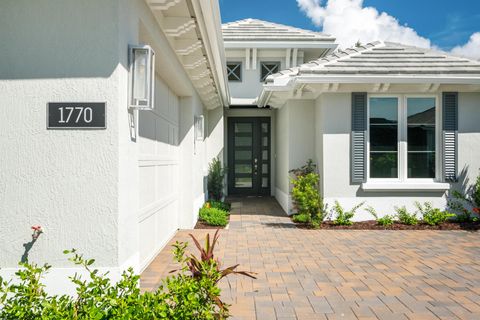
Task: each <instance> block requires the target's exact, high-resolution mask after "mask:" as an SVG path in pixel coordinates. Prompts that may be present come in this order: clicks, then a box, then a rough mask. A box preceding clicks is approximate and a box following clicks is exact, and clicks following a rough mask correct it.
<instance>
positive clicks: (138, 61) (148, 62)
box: [129, 45, 155, 110]
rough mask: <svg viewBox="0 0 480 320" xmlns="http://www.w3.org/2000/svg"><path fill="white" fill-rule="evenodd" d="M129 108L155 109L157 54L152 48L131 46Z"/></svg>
mask: <svg viewBox="0 0 480 320" xmlns="http://www.w3.org/2000/svg"><path fill="white" fill-rule="evenodd" d="M129 63H130V70H129V72H130V82H129V95H130V96H129V107H130V108H134V109H139V110H152V109H153V88H154V80H155V52H153V50H152V48H151V47H150V46H147V45H144V46H129Z"/></svg>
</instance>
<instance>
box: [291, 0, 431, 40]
mask: <svg viewBox="0 0 480 320" xmlns="http://www.w3.org/2000/svg"><path fill="white" fill-rule="evenodd" d="M297 3H298V6H299V7H300V9H301V10H302V11H303V12H304V13H305V14H306V15H307V16H308V17H309V18H310V19H311V20H312V22H313V23H314V24H315V25H317V26H319V27H321V26H323V32H325V33H329V34H331V35H333V36H335V37H336V38H337V42H338V43H339V45H340V46H341V47H343V48H346V47H351V46H353V45H354V44H355V43H356V42H357V41H360V42H361V43H367V42H371V41H375V40H382V41H392V42H399V43H404V44H410V45H414V46H417V47H422V48H430V47H431V43H430V40H429V39H427V38H424V37H422V36H420V35H418V33H417V32H416V31H415V30H414V29H412V28H410V27H407V26H406V25H401V24H400V23H399V21H398V20H397V19H396V18H394V17H392V16H390V15H388V14H387V13H385V12H381V13H380V12H378V10H377V9H375V8H373V7H364V6H363V0H327V3H326V4H323V3H322V2H321V1H320V0H297Z"/></svg>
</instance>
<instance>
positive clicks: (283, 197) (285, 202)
mask: <svg viewBox="0 0 480 320" xmlns="http://www.w3.org/2000/svg"><path fill="white" fill-rule="evenodd" d="M275 199H277V201H278V203H279V204H280V207H282V209H283V211H285V212H286V213H287V214H288V215H290V214H291V212H290V208H291V205H290V203H291V198H290V195H288V194H286V193H285V192H283V191H282V190H280V189H279V188H275Z"/></svg>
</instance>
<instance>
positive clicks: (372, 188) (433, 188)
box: [362, 181, 450, 192]
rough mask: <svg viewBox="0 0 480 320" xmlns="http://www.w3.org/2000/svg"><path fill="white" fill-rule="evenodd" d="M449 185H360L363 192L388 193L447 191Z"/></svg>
mask: <svg viewBox="0 0 480 320" xmlns="http://www.w3.org/2000/svg"><path fill="white" fill-rule="evenodd" d="M449 189H450V184H448V183H440V182H418V183H414V182H407V183H398V182H371V181H369V182H366V183H362V190H363V191H366V192H368V191H372V192H373V191H375V192H382V191H385V192H389V191H415V192H416V191H443V192H444V191H447V190H449Z"/></svg>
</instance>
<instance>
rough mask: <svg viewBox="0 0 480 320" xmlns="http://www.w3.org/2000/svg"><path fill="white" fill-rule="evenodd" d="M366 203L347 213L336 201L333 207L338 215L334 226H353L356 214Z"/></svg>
mask: <svg viewBox="0 0 480 320" xmlns="http://www.w3.org/2000/svg"><path fill="white" fill-rule="evenodd" d="M364 203H365V202H362V203H359V204H357V205H356V206H355V207H353V208H352V209H351V210H350V211H345V210H344V209H343V207H342V206H341V205H340V203H339V202H338V201H335V205H334V206H333V211H334V212H335V214H336V218H335V220H334V221H333V223H334V224H336V225H340V226H350V225H352V224H353V222H352V218H353V216H354V215H355V212H356V211H357V210H358V209H359V208H360V207H361V206H363V204H364Z"/></svg>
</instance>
